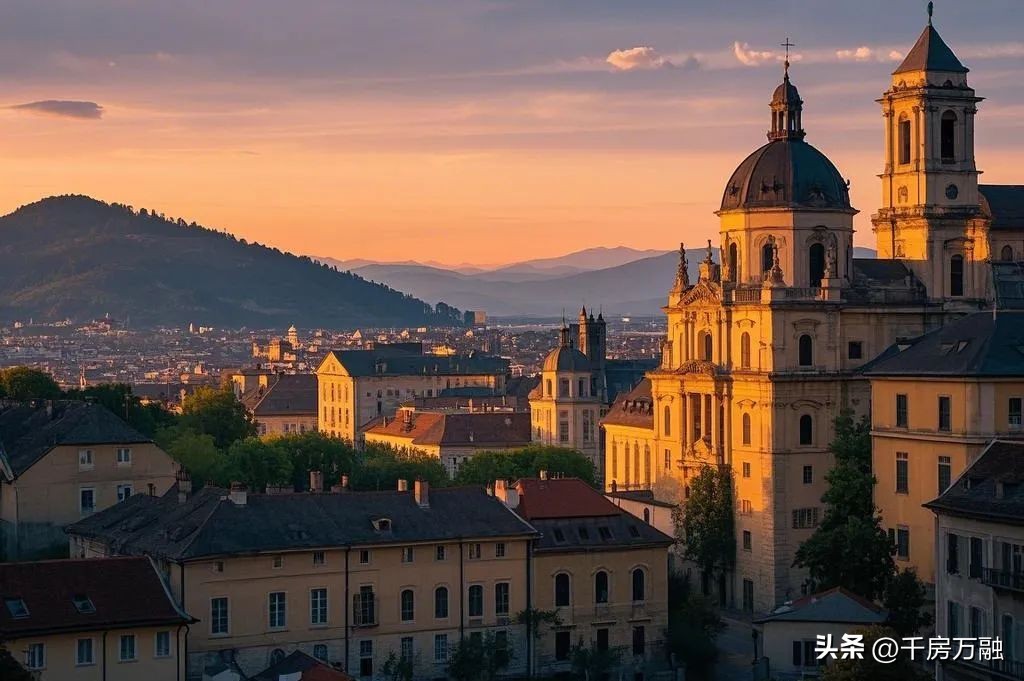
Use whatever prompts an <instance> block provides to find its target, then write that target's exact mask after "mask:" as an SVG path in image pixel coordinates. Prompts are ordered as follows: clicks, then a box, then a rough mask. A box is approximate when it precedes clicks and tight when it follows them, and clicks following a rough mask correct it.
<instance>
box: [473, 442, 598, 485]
mask: <svg viewBox="0 0 1024 681" xmlns="http://www.w3.org/2000/svg"><path fill="white" fill-rule="evenodd" d="M541 471H547V472H548V474H549V475H560V476H562V477H567V478H580V479H581V480H583V481H585V482H586V483H587V484H588V485H591V486H596V483H597V476H596V473H595V471H594V464H593V463H591V461H590V459H589V458H588V457H587V456H585V455H584V454H582V453H581V452H579V451H577V450H575V449H568V448H565V447H550V446H543V445H531V446H529V447H523V448H522V449H516V450H512V451H507V452H479V453H477V454H474V455H473V456H472V457H470V458H469V459H468V460H466V461H464V462H462V464H460V466H459V470H458V472H457V473H456V474H455V484H457V485H486V484H489V483H492V482H494V481H495V480H516V479H518V478H535V477H537V476H538V475H539V474H540V472H541Z"/></svg>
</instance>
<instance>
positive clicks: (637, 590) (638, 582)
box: [633, 568, 647, 601]
mask: <svg viewBox="0 0 1024 681" xmlns="http://www.w3.org/2000/svg"><path fill="white" fill-rule="evenodd" d="M646 582H647V575H646V573H644V571H643V568H633V600H634V601H645V600H647V584H646Z"/></svg>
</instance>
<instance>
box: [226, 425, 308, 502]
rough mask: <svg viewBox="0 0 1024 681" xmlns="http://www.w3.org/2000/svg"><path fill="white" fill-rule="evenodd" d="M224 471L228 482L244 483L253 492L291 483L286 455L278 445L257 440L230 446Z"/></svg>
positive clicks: (289, 460) (249, 439)
mask: <svg viewBox="0 0 1024 681" xmlns="http://www.w3.org/2000/svg"><path fill="white" fill-rule="evenodd" d="M226 467H227V474H228V477H230V479H231V481H238V482H244V483H245V484H246V485H248V486H249V487H250V488H251V489H252V490H254V491H263V490H265V489H266V488H267V485H282V484H286V483H289V482H291V480H292V460H291V459H290V458H289V457H288V453H287V452H285V451H284V449H283V448H282V447H280V446H279V445H278V444H277V443H275V442H266V441H264V440H261V439H260V438H258V437H250V438H247V439H245V440H238V441H237V442H235V443H234V444H232V445H231V447H230V448H229V449H228V452H227V462H226Z"/></svg>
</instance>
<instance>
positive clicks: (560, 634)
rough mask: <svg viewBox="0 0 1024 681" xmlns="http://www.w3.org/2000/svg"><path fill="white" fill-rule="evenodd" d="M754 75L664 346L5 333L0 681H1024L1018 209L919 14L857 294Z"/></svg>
mask: <svg viewBox="0 0 1024 681" xmlns="http://www.w3.org/2000/svg"><path fill="white" fill-rule="evenodd" d="M788 42H789V41H788V39H787V44H786V50H787V58H786V60H785V62H784V64H783V65H782V69H781V72H782V73H781V76H782V81H781V83H779V84H777V87H775V89H774V91H773V92H772V93H771V97H770V105H769V110H768V111H766V112H761V113H763V114H765V115H764V122H765V123H767V124H768V125H767V126H766V127H767V136H768V142H767V144H765V145H764V146H761V147H760V148H758V149H757V150H755V151H753V152H752V153H751V154H750V155H749V156H748V157H747V158H746V159H745V160H743V161H742V162H741V163H740V164H739V165H738V166H737V167H736V169H735V171H734V172H733V173H732V175H731V176H729V177H727V178H722V179H723V180H724V181H725V184H724V190H723V193H722V198H721V203H720V208H719V210H718V211H717V213H716V214H717V216H718V219H719V228H720V229H719V231H720V242H719V243H718V244H717V246H715V245H714V244H712V242H711V241H708V242H707V244H706V245H704V244H700V245H699V246H697V247H694V246H693V245H689V246H688V245H686V244H681V245H680V247H679V250H678V254H677V255H676V256H675V257H676V260H677V267H676V272H675V275H674V278H673V279H672V280H671V281H665V282H664V290H663V291H658V292H654V293H652V297H654V296H655V295H660V296H662V298H663V300H664V306H663V307H662V310H663V312H664V315H663V317H659V318H657V319H648V318H634V319H629V318H624V317H622V316H621V315H617V316H616V315H611V314H607V315H606V314H605V313H604V311H603V309H602V308H601V306H600V301H590V302H589V303H588V304H583V303H581V305H580V308H579V309H574V310H571V311H567V313H566V314H564V315H563V317H562V318H561V319H560V320H558V319H554V320H553V319H545V320H527V319H494V318H488V317H487V315H486V313H485V312H484V311H482V310H479V311H476V310H474V311H466V312H460V314H459V315H455V314H454V312H452V310H450V309H446V310H444V317H445V318H446V319H456V318H457V319H459V320H460V322H461V323H458V324H456V323H454V322H453V323H451V324H448V325H438V326H424V327H410V328H400V327H386V328H385V327H369V326H364V327H363V328H359V329H356V328H349V329H337V328H326V327H325V328H309V329H300V328H297V326H295V325H292V326H290V327H288V328H270V329H261V330H253V329H248V328H220V327H219V326H218V321H217V320H216V319H210V320H207V319H203V320H197V321H196V322H193V323H190V324H187V325H186V324H183V325H182V326H180V327H176V328H162V327H161V328H152V327H141V328H134V327H132V326H131V324H130V322H129V320H128V319H127V318H126V319H115V318H113V317H110V316H107V317H102V318H99V319H88V320H76V321H71V320H70V319H65V320H60V321H53V320H48V321H36V320H33V319H9V320H3V322H2V328H0V599H2V601H3V603H2V607H0V679H3V680H4V681H7V680H8V679H10V680H11V681H21V680H26V681H27V680H28V679H34V680H37V681H66V680H67V681H72V680H75V679H82V680H93V679H104V680H108V679H109V680H110V681H129V680H138V679H146V680H147V681H303V680H305V681H330V680H335V681H354V680H356V679H358V680H359V681H417V680H420V679H430V680H433V679H446V678H447V679H453V680H454V681H494V680H496V679H534V678H536V679H548V678H560V679H561V678H572V679H585V680H587V681H596V680H598V679H602V680H604V679H608V680H610V679H618V680H620V681H621V680H624V679H632V680H633V681H647V680H658V679H660V680H664V681H668V680H678V679H694V680H699V679H726V680H727V681H734V680H739V679H744V680H747V679H749V680H750V681H770V680H777V681H791V680H795V679H807V678H820V679H822V681H840V680H843V681H861V680H863V681H873V680H874V679H890V678H900V679H907V680H912V679H927V678H934V679H938V680H940V681H945V680H949V681H968V680H980V679H985V680H992V681H995V680H997V679H998V680H1005V681H1013V680H1015V679H1016V680H1024V464H1022V462H1024V269H1022V267H1021V263H1022V262H1024V185H996V184H982V183H980V180H979V175H980V172H981V171H980V170H979V165H978V164H976V160H975V151H974V140H975V114H977V113H979V110H980V109H981V107H980V105H979V103H980V102H981V101H982V98H981V97H979V96H977V95H976V93H975V90H974V89H973V88H972V87H971V86H970V85H968V79H967V75H968V69H967V68H966V67H965V66H964V64H963V63H962V62H961V60H960V58H959V57H958V56H957V52H956V49H955V46H950V45H947V43H946V42H945V41H944V40H943V39H942V38H941V37H940V36H939V33H938V31H937V29H936V28H935V26H933V25H932V21H931V15H930V10H929V20H928V24H927V25H926V26H925V28H924V29H923V31H922V32H921V33H920V36H919V38H918V39H917V41H916V43H913V46H912V47H910V48H909V49H908V50H907V52H906V55H905V57H903V58H902V59H901V61H900V63H899V65H898V66H897V67H896V69H895V71H894V72H893V74H892V79H891V82H890V83H879V84H878V87H877V88H876V89H878V90H884V92H883V93H882V94H881V98H880V99H878V103H879V104H880V106H881V109H882V113H883V116H882V118H881V123H882V130H881V131H879V132H880V134H879V139H880V143H879V147H880V149H881V150H882V151H883V156H882V164H881V167H882V173H881V176H880V177H881V184H882V205H881V206H879V207H877V208H876V209H875V212H874V213H873V214H872V216H871V222H872V225H873V227H874V238H875V242H876V243H875V244H874V245H875V249H876V251H877V257H875V258H860V257H855V255H854V252H853V251H854V246H853V233H854V228H853V219H854V215H855V214H856V213H857V209H855V208H854V207H853V205H852V204H851V198H850V192H849V184H850V183H849V181H848V180H846V179H845V176H844V175H843V174H842V173H841V172H840V170H839V169H838V168H837V167H836V165H835V164H833V162H832V161H831V160H830V159H829V158H828V157H827V156H826V155H825V154H824V153H823V152H821V151H819V150H818V149H817V148H816V147H814V146H811V144H809V143H808V142H807V141H805V137H806V136H807V134H808V133H807V132H805V127H804V126H805V123H806V124H808V127H809V128H810V127H811V126H812V124H813V119H812V118H811V117H810V116H809V115H808V117H807V120H806V121H805V120H804V109H803V105H804V100H803V99H802V98H801V94H800V92H799V90H798V89H797V86H796V84H795V81H796V80H797V78H798V73H799V71H798V69H799V66H798V65H797V64H798V63H797V62H794V63H793V64H791V63H790V61H789V58H788V49H789V45H788ZM972 78H973V76H972ZM773 84H774V83H773ZM765 89H766V92H765V94H766V95H767V94H768V90H770V89H771V88H770V87H769V86H768V85H766V88H765ZM981 161H982V162H983V161H984V159H981ZM455 312H459V311H455ZM460 315H461V316H460ZM207 324H211V325H212V326H207ZM851 636H853V637H854V638H855V639H856V640H854V639H851V638H849V637H851ZM886 640H892V641H893V642H894V643H895V642H896V641H904V642H908V641H909V642H910V643H911V644H913V643H914V642H916V643H917V644H918V645H919V646H920V647H918V648H916V650H917V651H918V653H917V655H916V656H915V654H914V651H915V648H914V647H913V645H910V644H905V645H904V647H903V648H902V649H900V652H898V653H897V654H893V655H892V656H891V659H889V660H886V661H880V660H878V658H877V657H875V658H874V659H872V658H871V656H870V655H867V656H865V655H860V656H856V655H853V654H852V653H849V650H850V648H848V647H844V648H842V649H840V648H839V645H840V643H841V644H842V645H843V646H851V645H853V643H856V642H859V643H860V645H861V646H862V647H861V649H860V650H861V653H863V652H864V648H863V646H864V645H865V644H866V645H867V650H868V652H869V653H870V652H872V651H874V650H875V648H876V644H877V643H878V642H879V641H886ZM833 641H835V645H836V647H835V649H834V650H833V651H832V652H834V653H836V654H831V655H830V646H831V645H832V642H833ZM934 641H945V649H944V650H945V654H941V653H939V652H936V653H935V654H934V655H932V654H926V653H930V652H931V648H930V647H929V646H932V645H933V642H934ZM951 642H953V643H952V644H951ZM957 642H959V648H957V645H958V644H957ZM964 642H971V643H970V645H971V650H970V651H969V652H968V651H966V649H965V643H964ZM908 645H909V648H908V647H907V646H908ZM950 645H952V646H953V651H952V652H951V651H950ZM936 650H938V647H937V648H936ZM840 651H842V652H840Z"/></svg>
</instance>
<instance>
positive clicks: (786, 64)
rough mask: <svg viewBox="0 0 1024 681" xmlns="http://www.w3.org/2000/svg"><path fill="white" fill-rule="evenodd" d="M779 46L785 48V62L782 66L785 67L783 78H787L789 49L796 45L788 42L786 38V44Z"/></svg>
mask: <svg viewBox="0 0 1024 681" xmlns="http://www.w3.org/2000/svg"><path fill="white" fill-rule="evenodd" d="M780 46H781V47H784V48H786V61H785V62H784V66H785V76H786V77H787V78H788V77H789V48H791V47H796V43H792V42H790V41H789V38H788V37H787V38H786V42H784V43H780Z"/></svg>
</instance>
